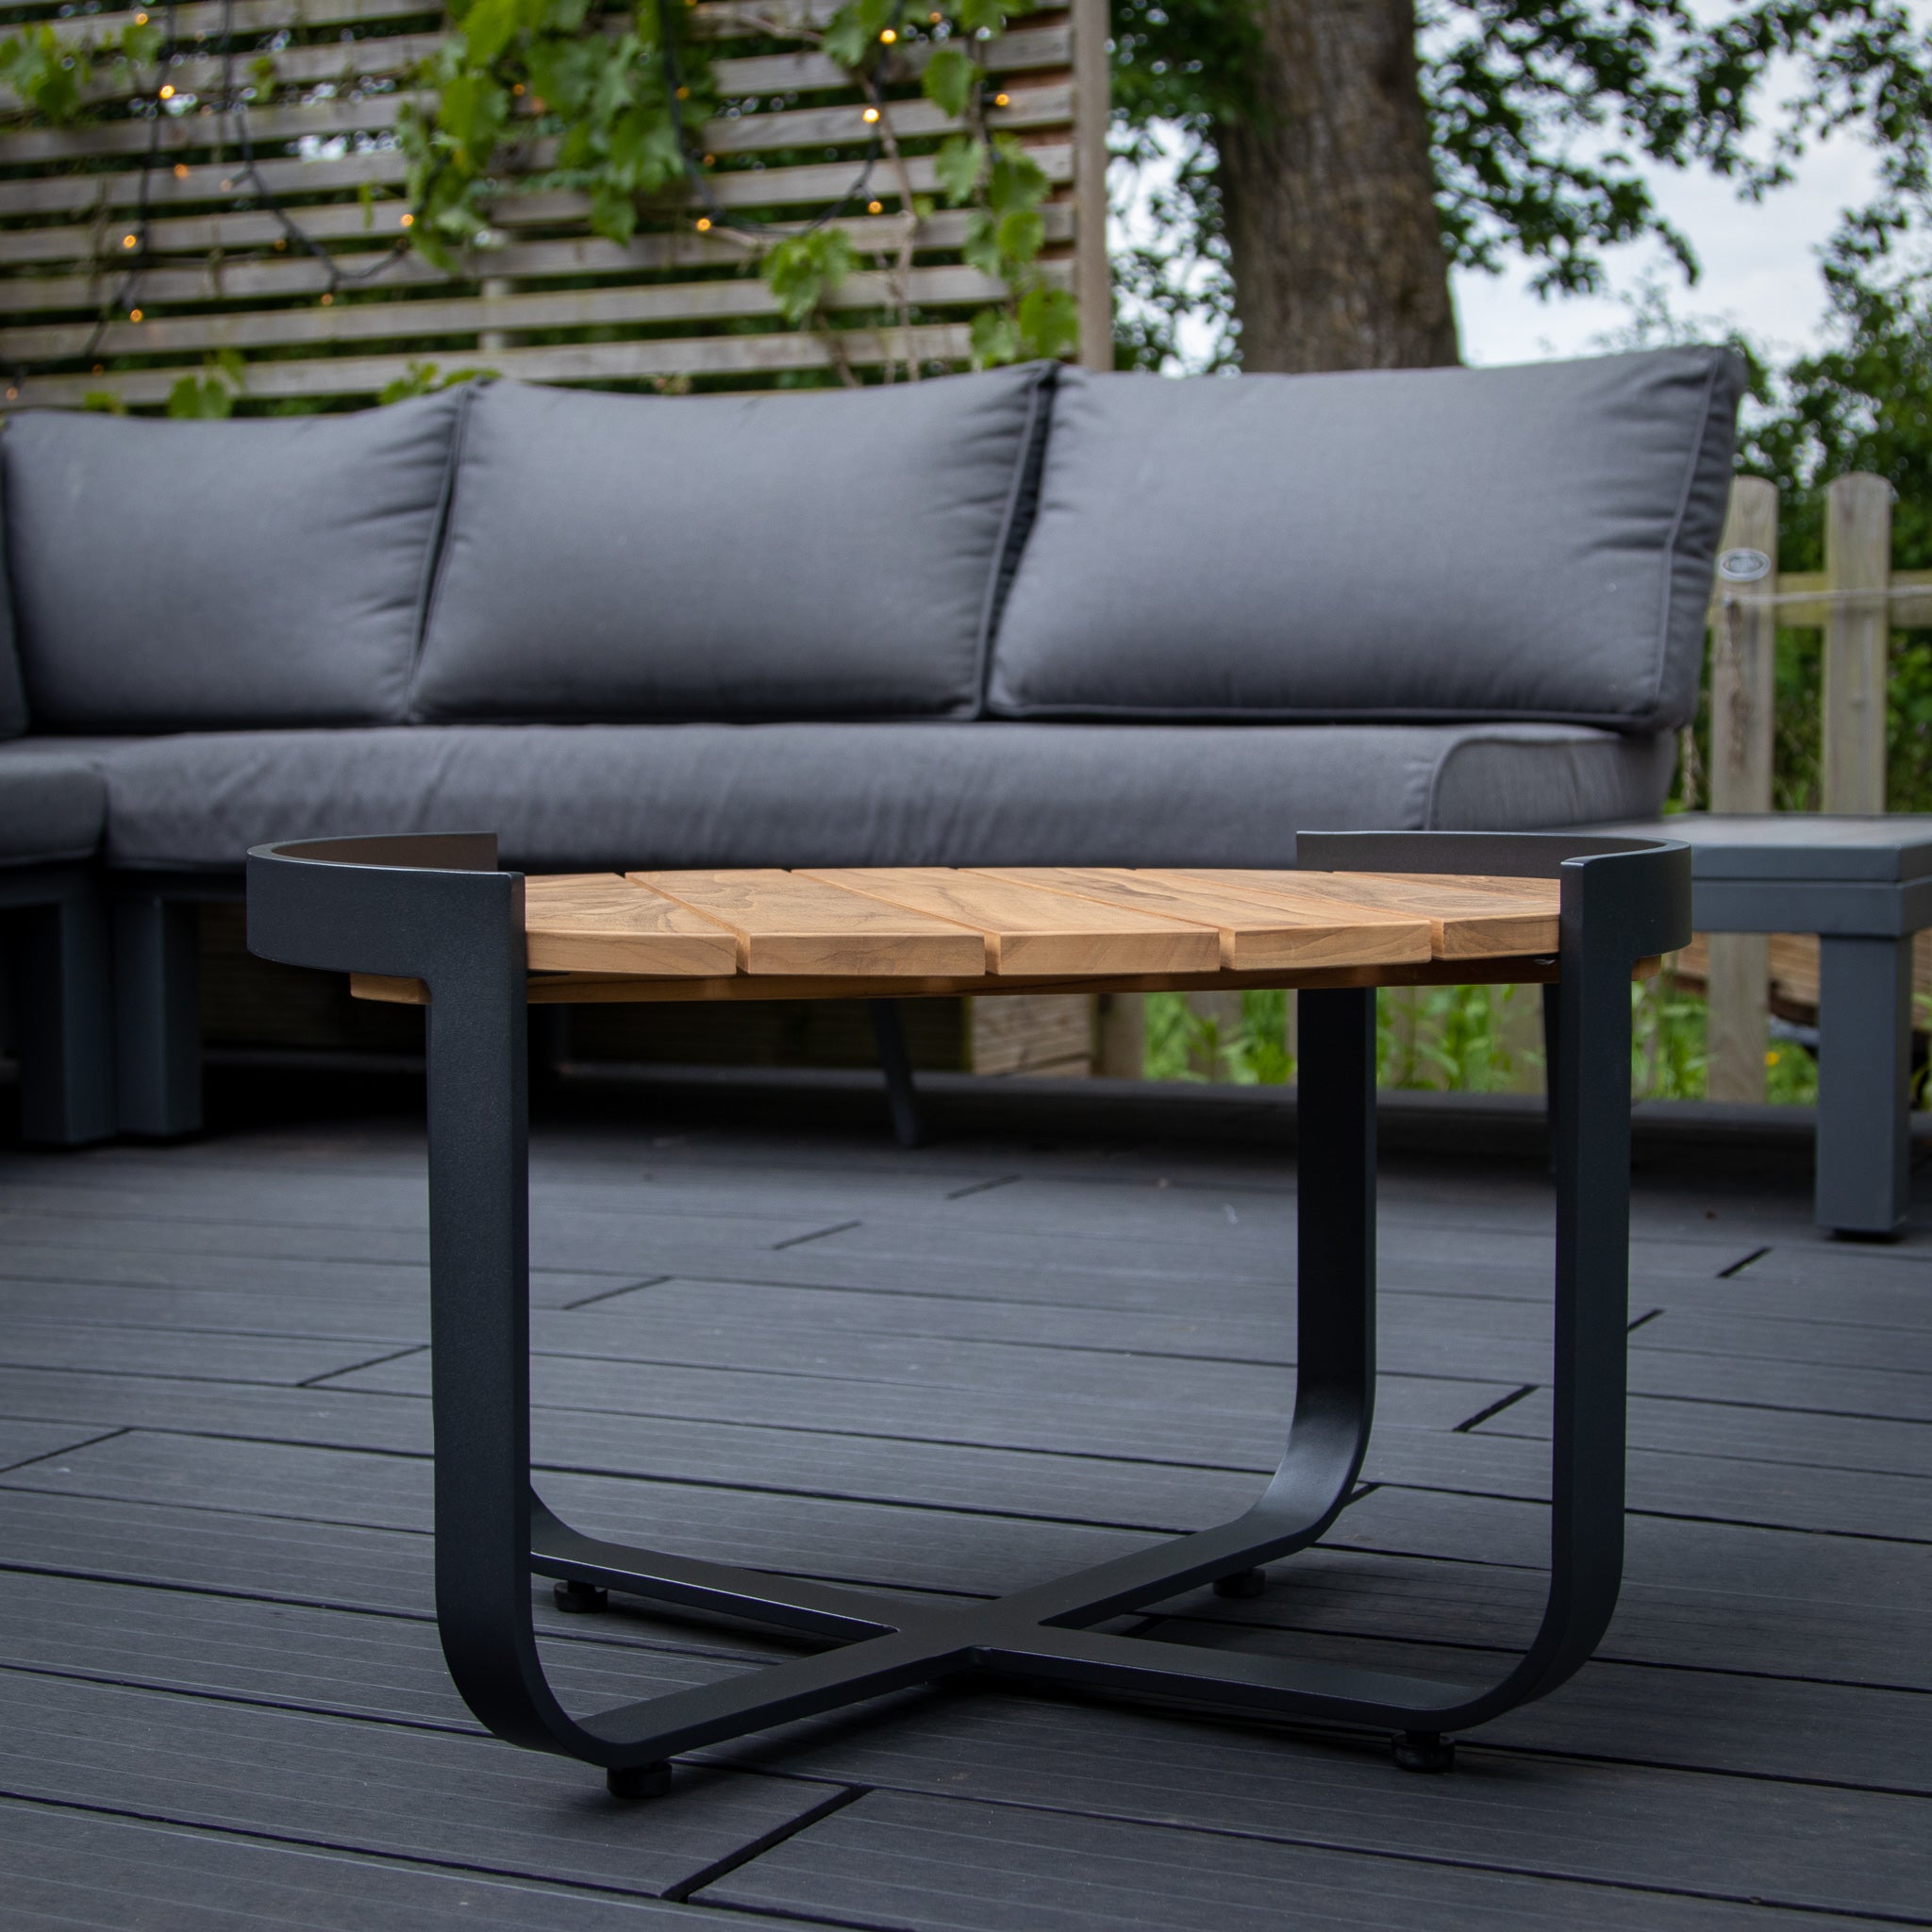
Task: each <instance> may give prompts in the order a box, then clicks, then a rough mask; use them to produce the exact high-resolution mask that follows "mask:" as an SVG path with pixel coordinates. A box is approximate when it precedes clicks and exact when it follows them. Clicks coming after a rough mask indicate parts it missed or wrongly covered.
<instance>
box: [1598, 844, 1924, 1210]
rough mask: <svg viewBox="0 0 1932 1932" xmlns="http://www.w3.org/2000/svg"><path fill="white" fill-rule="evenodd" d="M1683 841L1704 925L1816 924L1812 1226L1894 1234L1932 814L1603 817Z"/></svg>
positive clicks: (1905, 1148)
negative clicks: (1916, 937)
mask: <svg viewBox="0 0 1932 1932" xmlns="http://www.w3.org/2000/svg"><path fill="white" fill-rule="evenodd" d="M1603 829H1604V830H1606V831H1607V832H1609V833H1612V834H1614V835H1616V836H1620V837H1627V838H1644V839H1675V840H1681V841H1683V842H1684V843H1685V844H1687V845H1689V846H1690V847H1691V917H1692V919H1693V920H1694V921H1695V923H1696V926H1697V930H1698V931H1699V932H1811V933H1816V934H1817V935H1818V942H1819V989H1818V1151H1817V1156H1816V1163H1817V1164H1816V1178H1815V1180H1814V1183H1813V1186H1814V1205H1815V1213H1816V1218H1817V1222H1818V1225H1819V1226H1820V1227H1822V1228H1824V1229H1826V1230H1827V1231H1829V1232H1831V1233H1834V1234H1844V1235H1855V1236H1863V1237H1866V1238H1868V1239H1870V1238H1876V1239H1879V1240H1890V1239H1893V1238H1895V1237H1896V1236H1897V1234H1898V1233H1899V1230H1900V1229H1901V1228H1902V1227H1903V1226H1904V1224H1905V1219H1906V1210H1907V1205H1908V1201H1909V1166H1910V1140H1911V1051H1912V935H1913V934H1914V933H1916V932H1919V931H1922V930H1923V929H1924V927H1926V926H1932V817H1903V816H1899V817H1886V818H1878V817H1873V818H1858V817H1849V816H1847V817H1829V816H1824V815H1822V814H1821V815H1817V816H1814V815H1811V814H1809V813H1800V812H1766V813H1761V814H1760V813H1742V812H1740V813H1730V814H1724V813H1711V812H1683V813H1679V814H1677V815H1675V816H1674V817H1671V818H1666V819H1656V820H1651V821H1647V822H1645V823H1643V824H1628V825H1614V826H1607V827H1604V828H1603Z"/></svg>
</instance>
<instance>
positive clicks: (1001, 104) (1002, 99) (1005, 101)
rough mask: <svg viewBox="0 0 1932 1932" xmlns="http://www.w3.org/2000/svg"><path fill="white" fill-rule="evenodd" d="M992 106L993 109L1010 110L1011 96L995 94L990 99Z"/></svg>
mask: <svg viewBox="0 0 1932 1932" xmlns="http://www.w3.org/2000/svg"><path fill="white" fill-rule="evenodd" d="M992 104H993V106H994V107H995V108H1010V107H1011V106H1012V105H1013V97H1012V95H1011V94H995V95H993V97H992Z"/></svg>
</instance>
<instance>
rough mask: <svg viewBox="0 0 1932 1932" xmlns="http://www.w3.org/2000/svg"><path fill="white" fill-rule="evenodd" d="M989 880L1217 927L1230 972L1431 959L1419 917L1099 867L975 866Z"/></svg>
mask: <svg viewBox="0 0 1932 1932" xmlns="http://www.w3.org/2000/svg"><path fill="white" fill-rule="evenodd" d="M974 870H975V871H976V872H980V873H981V874H982V875H983V876H985V877H988V878H999V879H1008V880H1011V881H1013V882H1015V883H1017V884H1022V885H1033V886H1042V887H1046V888H1048V889H1050V890H1052V891H1060V892H1071V893H1074V895H1075V896H1077V897H1079V898H1083V899H1091V900H1092V901H1093V902H1094V903H1095V904H1096V905H1101V906H1110V907H1116V908H1125V909H1128V910H1138V911H1142V912H1152V913H1158V915H1160V916H1161V917H1162V918H1166V919H1182V920H1188V921H1190V922H1191V923H1193V924H1200V925H1208V926H1212V927H1213V928H1214V929H1215V931H1216V932H1218V933H1219V934H1220V938H1221V964H1222V966H1223V968H1224V970H1225V971H1227V972H1229V973H1264V972H1266V971H1267V970H1268V969H1269V968H1270V967H1274V966H1281V967H1291V968H1292V967H1307V966H1372V965H1381V964H1385V963H1386V964H1396V963H1400V962H1403V961H1408V960H1417V959H1426V958H1430V957H1431V954H1430V934H1429V923H1428V921H1427V920H1426V919H1423V918H1420V917H1417V918H1401V917H1396V918H1386V919H1385V918H1378V919H1374V920H1372V921H1367V922H1365V921H1363V920H1361V919H1359V918H1352V917H1350V916H1348V915H1347V914H1345V913H1340V912H1335V911H1322V910H1316V909H1312V908H1291V907H1286V906H1282V907H1268V906H1263V905H1261V904H1260V903H1259V902H1258V901H1255V900H1245V899H1237V898H1235V897H1233V896H1232V895H1230V894H1228V893H1226V892H1222V891H1216V890H1214V889H1213V888H1211V887H1207V886H1202V885H1198V884H1190V883H1189V882H1188V881H1186V880H1183V879H1179V878H1173V877H1163V876H1162V875H1161V874H1158V873H1152V872H1124V871H1119V870H1116V869H1110V868H1106V867H1100V866H1024V867H1023V866H1014V867H985V868H979V867H975V868H974Z"/></svg>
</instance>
